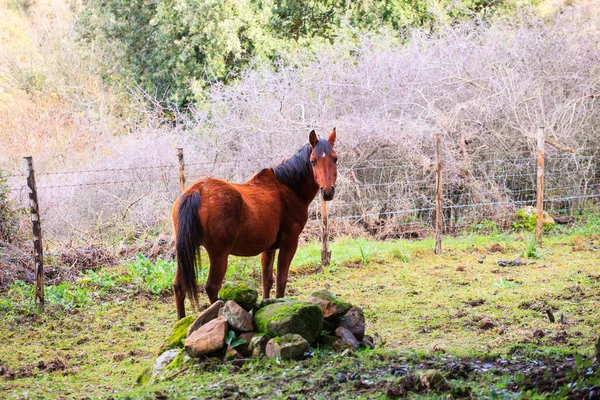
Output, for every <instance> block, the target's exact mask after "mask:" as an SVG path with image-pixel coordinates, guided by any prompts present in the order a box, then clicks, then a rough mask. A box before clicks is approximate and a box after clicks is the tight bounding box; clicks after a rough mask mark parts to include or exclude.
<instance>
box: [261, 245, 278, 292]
mask: <svg viewBox="0 0 600 400" xmlns="http://www.w3.org/2000/svg"><path fill="white" fill-rule="evenodd" d="M273 261H275V250H267V251H264V252H262V253H261V254H260V264H261V266H262V296H263V299H268V298H269V297H271V288H272V287H273Z"/></svg>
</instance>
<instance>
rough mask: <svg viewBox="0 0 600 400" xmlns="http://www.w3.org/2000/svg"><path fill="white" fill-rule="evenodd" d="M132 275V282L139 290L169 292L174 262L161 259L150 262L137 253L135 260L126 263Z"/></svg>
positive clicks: (159, 292)
mask: <svg viewBox="0 0 600 400" xmlns="http://www.w3.org/2000/svg"><path fill="white" fill-rule="evenodd" d="M126 267H127V268H128V269H129V270H130V271H131V273H132V275H133V283H134V284H135V285H136V286H137V287H139V288H140V289H141V290H144V291H148V292H150V293H153V294H162V293H165V292H169V291H170V290H171V288H172V287H173V280H174V279H175V268H176V265H175V262H174V261H166V260H162V259H160V258H159V259H158V260H156V262H152V261H150V260H149V259H147V258H146V257H144V255H142V254H139V253H138V254H137V255H136V260H135V262H132V263H129V264H126Z"/></svg>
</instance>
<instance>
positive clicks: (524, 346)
mask: <svg viewBox="0 0 600 400" xmlns="http://www.w3.org/2000/svg"><path fill="white" fill-rule="evenodd" d="M596 232H600V229H599V226H598V220H597V219H596V220H591V221H589V222H588V224H587V225H584V226H581V227H579V228H576V229H572V230H570V231H568V232H562V233H552V234H550V235H547V236H546V237H545V242H544V243H545V244H544V247H542V248H537V247H536V246H535V245H533V244H532V243H531V241H530V234H523V233H513V234H498V235H491V236H477V235H473V236H464V237H459V238H454V239H447V240H445V242H444V254H443V255H442V256H436V255H434V254H433V252H432V249H433V248H434V243H433V241H432V240H429V239H427V240H422V241H404V240H402V241H394V242H374V241H370V240H366V239H347V240H338V241H336V242H335V243H333V245H332V253H333V263H332V265H331V266H330V267H329V268H327V269H326V270H325V271H324V272H323V273H320V274H316V273H315V270H316V268H317V262H318V261H319V260H320V253H319V251H320V250H319V249H320V247H319V245H318V244H317V243H313V244H309V245H307V246H304V247H302V248H301V249H300V250H299V251H298V254H297V256H296V258H295V260H294V264H293V266H292V272H291V280H290V282H289V284H288V294H289V295H290V296H291V297H296V298H300V299H303V298H306V297H307V296H308V295H309V294H310V293H311V292H312V291H314V290H316V289H321V288H328V289H329V290H331V291H332V292H334V293H336V294H337V295H339V296H340V297H342V298H344V299H346V300H349V301H350V302H352V303H353V304H355V305H359V306H361V307H362V308H363V310H364V311H365V315H366V319H367V324H368V325H367V334H369V335H371V336H374V337H375V339H376V342H377V345H378V349H377V350H376V351H360V352H357V353H353V354H347V355H344V356H341V355H339V354H333V353H328V352H327V351H325V350H319V349H317V350H316V351H315V352H314V354H313V355H312V357H310V358H309V359H307V360H304V361H301V362H295V363H277V362H275V361H271V360H258V361H251V362H247V363H246V364H245V365H244V366H242V367H241V368H239V367H234V366H232V365H223V364H211V363H207V364H204V365H200V366H195V367H192V368H188V369H185V370H181V371H178V372H177V374H176V376H173V377H172V378H171V379H169V380H165V381H162V382H158V383H155V384H154V385H152V386H149V387H141V388H136V387H134V382H135V377H136V374H137V372H138V371H139V370H140V369H142V367H145V366H148V365H151V364H152V363H153V360H154V358H155V353H156V350H157V349H158V347H159V346H160V343H161V341H162V339H163V338H164V337H165V336H166V335H167V334H168V332H169V329H170V325H171V324H172V323H173V322H174V319H175V309H174V305H173V303H172V299H171V297H170V296H169V292H168V291H169V287H170V284H171V282H172V276H173V275H172V274H173V269H174V266H173V263H172V262H170V261H168V262H167V261H159V262H157V263H153V262H150V261H148V260H145V259H143V258H138V259H137V260H133V261H131V262H129V263H123V264H121V265H119V266H117V267H111V268H107V269H102V270H99V271H96V272H89V273H87V274H86V275H84V276H83V277H82V278H81V279H80V280H79V281H78V282H77V283H73V284H61V285H58V286H54V287H49V288H47V301H48V303H49V304H48V305H47V307H46V309H45V311H44V312H43V313H39V312H38V311H36V309H35V308H34V307H33V306H32V304H31V299H32V288H31V287H30V286H28V285H24V284H20V283H18V282H17V283H14V284H13V285H12V286H11V289H10V290H9V291H8V292H6V293H2V294H0V313H1V314H4V315H3V318H2V323H1V325H0V338H2V340H0V375H1V376H0V397H1V398H25V397H29V398H86V397H92V398H95V397H99V398H106V397H116V398H140V397H146V398H167V397H169V398H189V397H192V396H196V397H197V398H205V397H214V398H223V397H232V398H236V397H237V398H244V397H263V398H274V397H280V398H290V397H292V398H293V397H296V398H306V397H308V398H336V397H342V398H356V397H363V398H382V397H386V396H388V397H394V396H397V395H403V394H406V392H407V391H408V392H410V393H411V394H410V395H411V396H416V397H418V396H425V397H431V398H437V397H440V398H441V397H444V398H445V396H447V395H451V396H453V397H469V396H470V397H489V398H519V396H520V398H523V397H525V398H537V397H539V398H545V396H550V395H552V396H556V397H558V398H561V397H563V396H565V395H566V394H567V393H570V394H571V395H572V396H574V398H581V397H583V396H584V395H586V394H587V392H589V390H590V389H589V388H590V387H591V386H593V385H594V384H597V383H600V379H598V378H597V374H596V369H595V366H594V365H591V359H592V358H593V355H594V343H595V342H596V340H597V339H598V331H599V330H600V313H599V312H598V311H599V310H598V308H599V307H600V305H599V304H600V302H599V301H598V300H599V299H600V290H599V289H600V268H599V267H600V250H598V249H597V248H596V246H599V245H600V236H597V234H596ZM526 254H527V255H528V256H529V257H528V256H527V255H526ZM516 258H520V259H521V260H522V261H524V262H533V264H530V265H520V266H505V267H502V266H499V265H498V261H501V260H506V261H511V260H514V259H516ZM259 271H260V268H259V264H258V260H257V259H237V258H236V259H232V262H231V266H230V270H229V272H228V279H242V280H247V281H251V282H254V283H255V284H256V285H257V287H260V274H259ZM202 274H203V275H205V274H206V271H205V270H204V271H203V273H202ZM202 279H204V278H203V277H201V278H200V280H202ZM548 309H550V310H551V311H552V312H553V314H554V316H555V317H556V320H557V322H555V323H551V322H550V321H549V318H548V315H547V310H548ZM484 317H487V318H489V319H490V320H491V322H492V324H493V326H492V327H491V328H490V329H481V328H480V327H479V323H480V321H481V320H482V319H483V318H484ZM560 321H562V323H561V322H560ZM431 368H435V369H438V370H439V371H440V372H441V373H442V374H443V375H444V376H445V378H446V382H447V384H446V385H445V386H444V387H443V388H441V389H440V390H437V391H435V390H433V391H427V390H426V388H425V387H424V386H422V385H421V386H419V384H418V383H414V382H412V383H411V381H410V380H411V379H416V380H418V377H419V372H418V371H420V370H426V369H431ZM540 371H546V375H544V374H543V373H541V372H540ZM537 372H540V373H539V374H537ZM548 374H549V375H548ZM537 375H539V376H540V377H541V378H539V379H542V380H541V381H540V380H538V378H536V376H537ZM544 376H545V378H544ZM415 377H416V378H415ZM544 379H545V380H544ZM569 384H570V386H569ZM411 385H412V386H411ZM586 390H587V392H586ZM403 391H404V392H403ZM536 393H537V394H536Z"/></svg>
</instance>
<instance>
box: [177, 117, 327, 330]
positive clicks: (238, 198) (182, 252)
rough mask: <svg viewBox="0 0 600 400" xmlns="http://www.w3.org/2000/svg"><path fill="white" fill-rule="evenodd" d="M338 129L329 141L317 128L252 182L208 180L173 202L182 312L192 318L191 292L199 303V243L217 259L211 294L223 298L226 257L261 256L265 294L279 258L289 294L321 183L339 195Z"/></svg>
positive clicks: (281, 284) (280, 280)
mask: <svg viewBox="0 0 600 400" xmlns="http://www.w3.org/2000/svg"><path fill="white" fill-rule="evenodd" d="M334 144H335V128H334V129H333V131H332V132H331V134H330V135H329V138H328V139H327V140H325V139H319V138H317V135H316V134H315V131H312V132H310V135H309V144H307V145H305V146H304V147H303V148H302V149H300V151H299V152H298V153H296V154H295V155H293V156H292V157H291V158H289V159H288V160H287V161H284V162H283V163H281V164H279V165H278V166H276V167H274V168H265V169H263V170H262V171H260V172H259V173H257V174H256V175H254V176H253V177H252V178H251V179H250V180H249V181H248V182H246V183H242V184H235V183H229V182H225V181H222V180H220V179H214V178H204V179H200V180H199V181H197V182H195V183H194V184H193V185H191V186H190V187H188V188H187V189H186V191H185V192H184V193H183V194H182V195H181V196H179V198H178V199H177V200H176V201H175V204H173V211H172V214H173V227H174V230H175V246H176V254H177V272H176V274H175V282H174V283H173V289H174V292H175V305H176V307H177V317H178V318H179V319H181V318H183V317H185V305H184V301H185V296H186V294H187V295H188V296H189V298H190V300H191V301H192V304H194V305H197V304H198V285H197V283H196V264H197V260H198V257H199V252H200V246H201V245H202V246H204V248H205V249H206V251H207V252H208V257H209V259H210V270H209V273H208V279H207V281H206V286H205V289H206V293H207V294H208V298H209V300H210V302H211V303H214V302H215V301H217V295H218V293H219V289H220V288H221V285H222V283H223V278H224V277H225V272H226V271H227V257H228V256H229V255H230V254H233V255H235V256H246V257H251V256H256V255H258V254H260V255H261V257H260V261H261V264H262V288H263V298H265V299H266V298H268V297H269V296H270V292H271V287H272V286H273V261H274V259H275V251H276V250H277V249H279V258H278V259H277V288H276V293H275V294H276V296H277V297H283V295H284V294H285V286H286V284H287V280H288V269H289V267H290V263H291V261H292V258H294V254H295V253H296V248H297V247H298V236H300V233H301V232H302V229H304V225H305V224H306V220H307V219H308V206H309V204H310V203H311V201H312V200H313V199H314V198H315V196H316V195H317V193H318V192H319V188H320V189H321V194H322V196H323V199H324V200H331V199H333V194H334V186H335V180H336V178H337V168H336V162H337V155H336V153H335V151H334V150H333V146H334Z"/></svg>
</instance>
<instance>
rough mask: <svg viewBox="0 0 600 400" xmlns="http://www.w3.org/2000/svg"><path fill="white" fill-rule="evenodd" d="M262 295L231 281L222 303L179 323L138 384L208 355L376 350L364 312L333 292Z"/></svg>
mask: <svg viewBox="0 0 600 400" xmlns="http://www.w3.org/2000/svg"><path fill="white" fill-rule="evenodd" d="M257 297H258V293H257V291H256V289H254V288H253V287H252V286H250V285H247V284H243V283H236V282H225V283H224V284H223V287H222V289H221V290H220V291H219V300H218V301H216V302H215V303H213V304H212V305H211V306H210V307H208V308H206V309H205V310H204V311H202V312H201V313H200V314H199V315H198V316H196V317H194V316H189V317H186V318H183V319H181V320H180V321H178V322H177V323H176V324H175V325H174V327H173V332H172V334H171V335H170V336H169V337H168V338H167V339H166V340H165V342H164V343H163V345H162V347H161V349H160V350H159V358H158V359H157V361H156V364H155V366H154V369H153V370H152V371H150V370H146V371H143V372H142V374H140V377H139V378H138V382H139V383H145V382H146V381H147V380H148V379H150V378H151V377H152V376H157V375H158V374H160V373H163V372H164V371H169V370H172V369H175V368H179V367H180V366H182V365H183V364H184V363H187V362H194V359H199V358H205V357H211V358H212V357H219V358H222V359H223V360H225V361H232V362H234V363H236V362H238V363H243V361H244V359H246V358H249V357H257V356H261V355H263V354H264V355H266V356H267V357H270V358H278V359H282V360H286V359H287V360H290V359H298V358H301V357H304V356H305V354H306V353H307V352H309V350H310V347H311V346H315V345H317V344H318V345H321V346H330V347H332V348H333V349H335V350H337V351H342V350H345V349H358V348H359V347H361V346H366V347H371V348H372V347H373V344H372V339H371V338H369V337H367V336H365V318H364V315H363V312H362V310H361V309H360V308H359V307H353V306H352V305H351V304H350V303H347V302H345V301H343V300H341V299H339V298H338V297H336V296H335V295H334V294H333V293H331V292H329V291H327V290H320V291H317V292H314V293H312V294H311V295H310V296H309V298H308V299H307V300H306V301H299V300H292V299H286V298H282V299H266V300H262V301H259V302H257ZM182 347H183V348H182Z"/></svg>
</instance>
